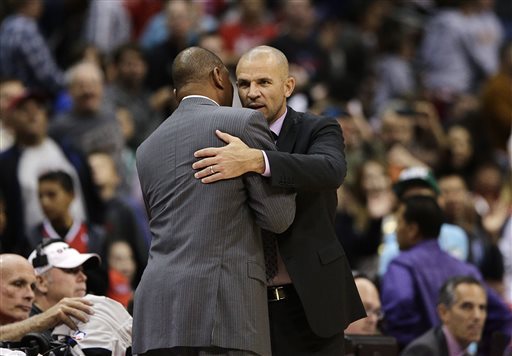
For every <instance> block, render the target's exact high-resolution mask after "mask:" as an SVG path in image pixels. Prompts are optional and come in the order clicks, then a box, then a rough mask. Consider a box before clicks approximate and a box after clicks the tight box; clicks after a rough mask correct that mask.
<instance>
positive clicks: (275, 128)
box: [270, 108, 288, 136]
mask: <svg viewBox="0 0 512 356" xmlns="http://www.w3.org/2000/svg"><path fill="white" fill-rule="evenodd" d="M287 113H288V108H286V110H285V111H284V114H283V115H281V116H280V117H279V119H277V120H276V121H274V122H273V123H272V124H271V125H270V130H271V131H272V132H273V133H275V134H276V135H277V136H279V134H280V133H281V129H282V128H283V122H284V118H285V117H286V114H287Z"/></svg>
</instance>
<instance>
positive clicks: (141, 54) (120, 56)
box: [112, 43, 146, 65]
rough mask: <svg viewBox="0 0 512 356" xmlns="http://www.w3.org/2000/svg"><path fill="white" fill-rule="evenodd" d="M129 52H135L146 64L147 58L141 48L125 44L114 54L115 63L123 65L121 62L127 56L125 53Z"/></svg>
mask: <svg viewBox="0 0 512 356" xmlns="http://www.w3.org/2000/svg"><path fill="white" fill-rule="evenodd" d="M127 52H135V53H137V54H138V55H139V57H140V58H142V60H143V61H144V62H145V61H146V58H145V57H144V52H143V51H142V49H141V48H140V46H139V45H138V44H136V43H125V44H123V45H121V46H119V47H118V48H117V49H116V50H115V52H114V54H113V57H112V59H113V61H114V64H115V65H119V63H121V60H122V59H123V56H124V55H125V53H127Z"/></svg>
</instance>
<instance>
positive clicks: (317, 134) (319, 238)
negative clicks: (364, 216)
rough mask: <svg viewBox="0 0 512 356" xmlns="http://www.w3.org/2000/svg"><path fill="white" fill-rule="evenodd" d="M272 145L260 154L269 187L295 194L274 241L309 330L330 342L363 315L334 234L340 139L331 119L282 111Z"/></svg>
mask: <svg viewBox="0 0 512 356" xmlns="http://www.w3.org/2000/svg"><path fill="white" fill-rule="evenodd" d="M277 146H278V150H279V151H274V152H266V153H267V156H268V160H269V164H270V169H271V170H272V185H273V186H274V187H285V188H292V189H295V190H296V191H297V198H296V202H297V211H296V216H295V220H294V222H293V224H292V225H291V226H290V228H289V229H288V230H286V231H285V232H284V233H283V234H280V235H279V236H278V238H277V241H278V244H279V251H280V253H281V256H282V257H283V260H284V263H285V265H286V268H287V270H288V273H289V274H290V277H291V280H292V282H293V285H294V286H295V288H296V290H297V293H298V294H299V296H300V299H301V302H302V305H303V306H304V311H305V313H306V317H307V319H308V322H309V325H310V326H311V329H312V330H313V331H314V332H315V333H316V334H317V335H319V336H322V337H331V336H333V335H335V334H338V333H342V332H343V330H344V329H345V328H346V327H347V326H348V325H349V324H350V323H351V322H352V321H354V320H357V319H360V318H363V317H365V316H366V312H365V309H364V307H363V304H362V302H361V299H360V298H359V293H358V292H357V288H356V285H355V283H354V278H353V277H352V272H351V269H350V266H349V264H348V261H347V257H346V256H345V252H344V250H343V247H342V246H341V244H340V242H339V240H338V238H337V237H336V231H335V229H334V217H335V214H336V206H337V196H336V190H337V189H338V187H339V186H340V185H341V183H342V182H343V180H344V178H345V174H346V171H347V166H346V161H345V155H344V147H345V145H344V141H343V135H342V132H341V129H340V125H339V124H338V123H337V122H336V120H334V119H332V118H327V117H319V116H315V115H312V114H310V113H300V112H296V111H294V110H293V109H292V108H290V107H288V113H287V114H286V117H285V119H284V122H283V127H282V129H281V132H280V134H279V138H278V140H277ZM290 153H291V154H290Z"/></svg>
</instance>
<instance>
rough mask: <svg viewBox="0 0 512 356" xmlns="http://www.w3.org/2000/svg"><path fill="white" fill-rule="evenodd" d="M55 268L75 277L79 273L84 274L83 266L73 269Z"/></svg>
mask: <svg viewBox="0 0 512 356" xmlns="http://www.w3.org/2000/svg"><path fill="white" fill-rule="evenodd" d="M56 268H58V269H60V270H61V271H62V272H64V273H67V274H74V275H77V274H79V273H80V272H82V273H83V272H84V267H83V266H78V267H75V268H59V267H56Z"/></svg>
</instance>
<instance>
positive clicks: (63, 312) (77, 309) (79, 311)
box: [59, 298, 94, 330]
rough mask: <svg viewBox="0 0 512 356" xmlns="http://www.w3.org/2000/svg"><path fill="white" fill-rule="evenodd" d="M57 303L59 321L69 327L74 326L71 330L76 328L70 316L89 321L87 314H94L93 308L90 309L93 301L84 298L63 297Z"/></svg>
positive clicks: (84, 321) (85, 321)
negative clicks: (58, 305) (58, 306)
mask: <svg viewBox="0 0 512 356" xmlns="http://www.w3.org/2000/svg"><path fill="white" fill-rule="evenodd" d="M59 304H60V311H59V315H60V319H61V322H63V323H64V324H66V325H67V326H69V327H70V328H74V329H73V330H76V324H75V322H74V321H73V319H72V318H71V317H73V318H75V319H77V320H78V321H81V322H83V323H87V322H88V321H89V315H92V314H94V310H93V309H92V306H93V303H91V302H90V301H88V300H86V299H82V298H64V299H62V300H61V301H60V302H59Z"/></svg>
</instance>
